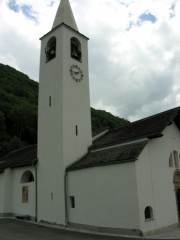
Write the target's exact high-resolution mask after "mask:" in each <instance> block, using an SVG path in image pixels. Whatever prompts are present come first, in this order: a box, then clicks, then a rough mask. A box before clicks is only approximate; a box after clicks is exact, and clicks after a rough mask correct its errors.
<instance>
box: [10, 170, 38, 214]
mask: <svg viewBox="0 0 180 240" xmlns="http://www.w3.org/2000/svg"><path fill="white" fill-rule="evenodd" d="M26 171H31V172H32V174H33V176H34V179H35V169H34V167H23V168H15V169H13V172H12V213H13V214H15V215H30V216H31V217H35V201H36V199H35V181H34V182H29V183H21V177H22V175H23V173H24V172H26ZM23 186H28V189H29V195H28V196H29V199H28V203H23V202H22V187H23Z"/></svg>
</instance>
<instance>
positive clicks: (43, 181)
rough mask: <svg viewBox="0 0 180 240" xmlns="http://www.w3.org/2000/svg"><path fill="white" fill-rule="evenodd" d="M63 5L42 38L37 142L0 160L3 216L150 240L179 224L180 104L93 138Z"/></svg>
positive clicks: (83, 78)
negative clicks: (50, 27)
mask: <svg viewBox="0 0 180 240" xmlns="http://www.w3.org/2000/svg"><path fill="white" fill-rule="evenodd" d="M88 40H89V39H88V38H87V37H86V36H84V35H83V34H82V33H80V32H79V30H78V27H77V24H76V21H75V18H74V15H73V12H72V9H71V6H70V3H69V0H61V2H60V5H59V8H58V10H57V14H56V16H55V20H54V23H53V26H52V29H51V30H50V31H49V32H48V33H46V34H45V35H44V36H43V37H42V38H41V53H40V79H39V103H38V104H39V105H38V144H37V145H33V146H30V147H26V148H23V149H20V150H17V151H14V152H11V153H9V154H8V155H6V156H4V157H2V158H1V159H0V217H13V218H19V219H25V220H31V221H36V222H42V223H50V224H54V225H59V226H64V227H66V228H67V229H68V228H76V229H84V230H88V231H93V232H100V233H109V234H127V235H139V236H146V235H148V234H151V233H155V232H158V231H162V230H164V229H169V228H175V227H178V224H179V221H180V107H177V108H174V109H170V110H168V111H165V112H162V113H159V114H156V115H153V116H150V117H147V118H145V119H141V120H138V121H136V122H133V123H130V124H128V125H126V126H123V127H120V128H118V129H114V130H109V129H106V130H103V131H102V132H99V133H98V134H97V135H95V136H92V132H91V116H90V97H89V70H88Z"/></svg>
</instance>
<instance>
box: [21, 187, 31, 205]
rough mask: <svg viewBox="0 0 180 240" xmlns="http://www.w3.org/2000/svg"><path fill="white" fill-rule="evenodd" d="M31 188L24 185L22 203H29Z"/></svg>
mask: <svg viewBox="0 0 180 240" xmlns="http://www.w3.org/2000/svg"><path fill="white" fill-rule="evenodd" d="M28 195H29V189H28V186H24V187H22V203H28V198H29V196H28Z"/></svg>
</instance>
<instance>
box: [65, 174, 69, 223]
mask: <svg viewBox="0 0 180 240" xmlns="http://www.w3.org/2000/svg"><path fill="white" fill-rule="evenodd" d="M64 197H65V199H64V200H65V226H66V227H69V225H68V221H69V215H68V203H67V200H68V171H67V170H65V174H64Z"/></svg>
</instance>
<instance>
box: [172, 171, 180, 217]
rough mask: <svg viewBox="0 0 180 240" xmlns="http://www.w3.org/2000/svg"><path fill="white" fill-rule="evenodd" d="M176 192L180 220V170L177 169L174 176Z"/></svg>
mask: <svg viewBox="0 0 180 240" xmlns="http://www.w3.org/2000/svg"><path fill="white" fill-rule="evenodd" d="M173 182H174V188H175V194H176V203H177V212H178V218H179V221H180V170H176V171H175V172H174V176H173Z"/></svg>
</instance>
